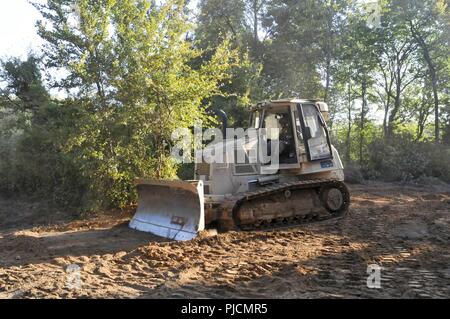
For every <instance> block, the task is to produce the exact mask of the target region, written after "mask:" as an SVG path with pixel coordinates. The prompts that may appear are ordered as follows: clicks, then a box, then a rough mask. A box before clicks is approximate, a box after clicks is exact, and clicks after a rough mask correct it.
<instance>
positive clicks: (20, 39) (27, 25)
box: [0, 0, 42, 58]
mask: <svg viewBox="0 0 450 319" xmlns="http://www.w3.org/2000/svg"><path fill="white" fill-rule="evenodd" d="M39 18H40V14H39V12H38V11H37V10H36V9H35V8H34V7H33V6H32V5H31V4H30V2H29V1H28V0H0V57H1V58H4V57H7V56H19V57H25V56H26V55H27V53H28V52H29V51H30V50H31V49H33V50H35V51H36V50H37V49H38V48H39V46H40V44H42V41H41V39H40V38H39V36H38V35H37V33H36V27H35V24H36V21H37V20H38V19H39Z"/></svg>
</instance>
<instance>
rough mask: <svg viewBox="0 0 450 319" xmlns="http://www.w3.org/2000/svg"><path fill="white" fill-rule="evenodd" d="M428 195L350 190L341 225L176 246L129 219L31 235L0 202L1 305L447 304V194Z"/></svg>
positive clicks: (104, 219)
mask: <svg viewBox="0 0 450 319" xmlns="http://www.w3.org/2000/svg"><path fill="white" fill-rule="evenodd" d="M425 189H426V188H425V187H405V186H400V185H393V184H382V183H375V184H368V185H358V186H353V187H351V192H352V205H351V209H350V213H349V215H348V216H346V217H345V218H342V219H339V220H331V221H325V222H321V223H317V224H311V225H305V226H301V227H298V228H291V229H284V230H278V231H266V232H230V233H226V234H219V235H218V236H213V237H204V238H199V239H196V240H194V241H191V242H184V243H182V242H169V241H165V240H162V239H160V238H156V237H154V236H152V235H149V234H145V233H140V232H137V231H133V230H130V229H128V228H127V225H126V223H127V221H128V219H129V218H130V215H129V214H126V213H122V214H105V215H100V216H96V217H94V218H91V219H89V220H86V221H75V222H61V221H59V222H58V220H57V219H58V218H56V217H53V220H51V221H45V219H42V220H39V222H38V224H42V223H44V222H50V223H51V224H56V225H57V226H37V227H33V226H35V225H32V224H31V223H30V222H29V221H30V220H34V221H36V219H33V218H30V216H33V213H32V212H33V209H31V208H30V207H27V206H25V207H24V206H23V205H22V206H20V205H19V206H18V205H17V203H11V202H10V201H6V200H2V201H0V204H1V205H0V207H1V208H0V298H36V297H37V298H41V297H42V298H79V297H90V298H91V297H93V298H160V297H169V298H181V297H189V298H198V297H206V298H226V297H231V298H235V297H255V298H266V297H270V298H342V297H347V298H364V297H368V298H378V297H387V298H414V297H419V298H444V297H447V298H448V297H450V250H449V248H450V189H448V190H445V189H439V190H428V191H426V190H425ZM17 207H20V209H18V208H17ZM11 216H15V217H14V218H12V217H11ZM61 218H62V217H61ZM11 220H14V222H11ZM370 264H377V265H379V266H381V267H382V269H381V283H380V285H381V288H379V289H377V288H372V289H370V288H368V287H367V278H368V273H367V267H368V265H370ZM68 267H69V268H68ZM74 271H75V272H74ZM370 283H374V284H375V285H376V282H373V281H370Z"/></svg>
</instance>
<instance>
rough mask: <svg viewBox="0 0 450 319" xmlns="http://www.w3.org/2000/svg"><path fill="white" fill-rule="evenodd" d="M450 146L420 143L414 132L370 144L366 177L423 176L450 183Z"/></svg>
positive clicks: (410, 177)
mask: <svg viewBox="0 0 450 319" xmlns="http://www.w3.org/2000/svg"><path fill="white" fill-rule="evenodd" d="M449 158H450V149H449V148H448V147H445V146H443V145H435V144H434V143H431V142H417V141H415V140H414V139H413V138H412V137H411V136H410V135H408V134H405V135H397V136H394V137H392V138H391V139H390V140H384V139H377V140H374V141H372V143H371V144H369V158H368V161H367V165H366V166H365V167H364V168H363V174H364V175H365V177H366V178H370V179H382V180H385V181H410V180H414V179H417V178H419V177H421V176H430V177H437V178H439V179H441V180H443V181H445V182H450V161H449V160H448V159H449Z"/></svg>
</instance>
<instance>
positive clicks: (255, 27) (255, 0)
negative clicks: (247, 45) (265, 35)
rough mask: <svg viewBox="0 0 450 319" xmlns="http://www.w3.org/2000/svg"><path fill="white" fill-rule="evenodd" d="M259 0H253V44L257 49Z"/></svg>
mask: <svg viewBox="0 0 450 319" xmlns="http://www.w3.org/2000/svg"><path fill="white" fill-rule="evenodd" d="M258 2H259V0H253V44H254V46H255V50H258V44H259V38H258V11H259V5H258Z"/></svg>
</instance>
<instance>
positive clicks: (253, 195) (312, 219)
mask: <svg viewBox="0 0 450 319" xmlns="http://www.w3.org/2000/svg"><path fill="white" fill-rule="evenodd" d="M326 188H339V189H340V190H341V192H342V195H343V201H344V202H343V204H342V207H341V208H340V209H339V210H337V211H330V210H329V209H327V208H326V207H325V205H324V204H323V203H322V204H323V208H324V209H325V210H326V211H327V212H328V213H327V214H326V215H324V214H320V213H308V214H298V215H293V216H290V217H279V218H272V219H270V220H267V219H264V220H255V223H253V224H250V225H249V224H246V225H242V224H241V223H240V221H239V220H238V218H236V216H237V212H238V211H239V210H240V209H241V207H242V205H243V204H244V203H246V202H247V203H250V202H252V201H255V200H258V199H267V198H270V197H272V196H274V195H278V194H281V193H285V192H286V191H289V192H291V191H297V190H315V191H316V192H317V195H318V197H319V198H320V197H321V194H322V193H323V191H324V190H325V189H326ZM349 205H350V193H349V191H348V189H347V187H346V186H345V184H344V183H343V182H340V181H336V180H330V179H315V180H302V181H295V182H288V183H282V184H277V185H271V186H267V187H264V188H260V189H258V190H255V191H249V192H246V193H243V194H240V196H239V198H237V199H236V201H235V204H234V207H233V218H234V222H235V224H236V226H237V227H238V228H239V229H240V230H243V231H252V230H271V229H279V228H290V227H295V226H300V225H303V224H309V223H317V222H320V221H325V220H330V219H336V218H340V217H343V216H344V215H345V213H346V212H347V210H348V207H349Z"/></svg>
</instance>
